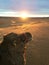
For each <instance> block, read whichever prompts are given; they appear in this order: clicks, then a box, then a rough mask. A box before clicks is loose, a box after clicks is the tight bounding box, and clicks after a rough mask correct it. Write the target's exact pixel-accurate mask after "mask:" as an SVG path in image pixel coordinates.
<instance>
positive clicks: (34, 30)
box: [0, 17, 49, 65]
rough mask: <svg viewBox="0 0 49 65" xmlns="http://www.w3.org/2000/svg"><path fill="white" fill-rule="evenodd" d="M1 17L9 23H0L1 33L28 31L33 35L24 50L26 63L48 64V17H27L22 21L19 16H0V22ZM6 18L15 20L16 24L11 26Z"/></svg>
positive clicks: (28, 64) (31, 64)
mask: <svg viewBox="0 0 49 65" xmlns="http://www.w3.org/2000/svg"><path fill="white" fill-rule="evenodd" d="M1 19H4V20H6V19H7V20H6V24H8V23H9V24H10V25H9V24H8V26H3V25H4V24H2V25H0V31H1V32H3V35H6V34H8V33H10V32H15V33H18V34H20V33H23V32H30V33H31V34H32V35H33V41H31V42H30V44H29V45H28V48H27V51H26V59H27V65H49V18H29V19H27V20H26V21H22V20H21V19H19V18H11V19H10V18H8V17H7V18H0V24H1ZM8 19H10V21H11V20H13V21H16V25H12V26H11V22H9V21H8ZM4 20H3V21H4ZM7 22H8V23H7ZM6 24H5V25H6Z"/></svg>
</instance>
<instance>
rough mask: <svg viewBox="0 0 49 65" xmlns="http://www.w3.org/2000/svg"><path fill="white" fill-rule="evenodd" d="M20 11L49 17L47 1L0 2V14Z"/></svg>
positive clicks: (21, 0)
mask: <svg viewBox="0 0 49 65" xmlns="http://www.w3.org/2000/svg"><path fill="white" fill-rule="evenodd" d="M20 11H28V12H29V13H30V14H46V15H47V14H48V15H49V0H0V14H2V12H20Z"/></svg>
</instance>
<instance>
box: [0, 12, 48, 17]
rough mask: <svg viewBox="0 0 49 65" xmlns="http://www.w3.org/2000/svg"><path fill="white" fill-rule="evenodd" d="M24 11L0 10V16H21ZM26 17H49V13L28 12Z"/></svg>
mask: <svg viewBox="0 0 49 65" xmlns="http://www.w3.org/2000/svg"><path fill="white" fill-rule="evenodd" d="M21 13H22V12H12V11H11V12H0V17H21ZM26 17H49V15H48V14H27V15H26Z"/></svg>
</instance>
